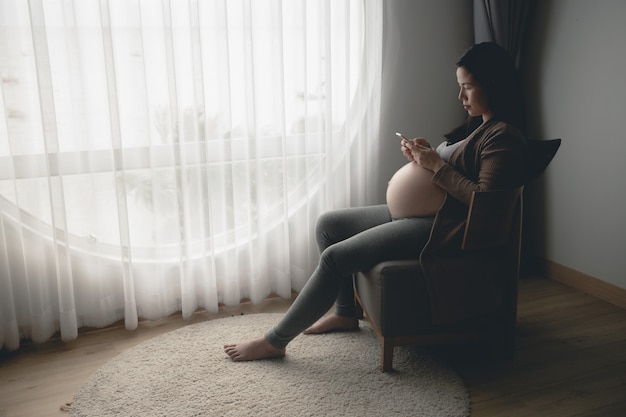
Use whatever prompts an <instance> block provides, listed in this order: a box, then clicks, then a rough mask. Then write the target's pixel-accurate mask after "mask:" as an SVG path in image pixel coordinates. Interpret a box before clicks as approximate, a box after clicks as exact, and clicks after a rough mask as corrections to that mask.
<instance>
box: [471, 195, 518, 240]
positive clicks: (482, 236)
mask: <svg viewBox="0 0 626 417" xmlns="http://www.w3.org/2000/svg"><path fill="white" fill-rule="evenodd" d="M523 189H524V187H523V186H522V187H518V188H514V189H511V190H493V191H475V192H474V193H473V194H472V199H471V201H470V207H469V212H468V215H467V223H466V225H465V234H464V236H463V243H462V246H461V249H462V250H463V251H473V250H481V249H490V248H497V247H501V246H504V245H506V244H507V243H508V242H509V241H510V239H511V232H512V228H513V226H515V223H514V222H515V219H516V215H518V214H519V213H521V209H522V190H523ZM518 210H519V212H518Z"/></svg>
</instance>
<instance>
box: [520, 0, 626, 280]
mask: <svg viewBox="0 0 626 417" xmlns="http://www.w3.org/2000/svg"><path fill="white" fill-rule="evenodd" d="M538 3H539V6H538V9H537V11H536V16H535V21H534V24H533V25H532V26H531V27H530V28H529V29H531V34H532V37H531V38H530V43H529V44H528V47H527V51H526V60H525V62H526V63H527V64H526V66H525V67H524V69H523V74H524V75H525V76H526V77H527V79H528V81H529V85H532V86H534V87H533V88H532V89H530V90H529V91H528V98H529V100H528V103H529V110H530V111H529V115H530V127H529V134H530V135H533V136H535V137H537V138H554V137H560V138H562V139H563V142H562V145H561V149H560V150H559V152H558V154H557V156H556V158H555V159H554V161H553V162H552V163H551V165H550V166H549V167H548V170H547V171H546V173H545V175H544V176H543V177H542V178H541V180H540V181H539V182H538V183H536V184H531V185H530V186H529V187H527V196H528V197H527V206H528V207H527V212H528V213H527V215H528V216H529V217H530V218H531V219H532V220H534V221H531V225H532V227H533V229H532V230H530V233H529V234H528V236H527V239H526V240H527V241H528V242H527V244H525V247H527V248H528V250H529V251H534V253H535V254H536V255H538V256H540V257H544V258H546V259H548V260H549V261H552V262H555V263H558V264H561V265H564V266H566V267H568V268H571V269H573V270H576V271H579V272H581V273H584V274H587V275H590V276H592V277H596V278H598V279H600V280H602V281H604V282H607V283H610V284H614V285H617V286H619V287H622V288H626V273H625V271H626V133H625V129H624V122H625V121H626V110H625V109H626V105H625V101H626V46H625V42H626V25H624V23H623V22H624V20H626V2H625V1H623V0H602V1H597V2H589V1H586V0H542V1H540V2H538Z"/></svg>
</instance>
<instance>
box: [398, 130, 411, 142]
mask: <svg viewBox="0 0 626 417" xmlns="http://www.w3.org/2000/svg"><path fill="white" fill-rule="evenodd" d="M396 136H398V137H399V138H400V139H405V140H409V138H407V137H406V136H404V135H403V134H402V133H399V132H396Z"/></svg>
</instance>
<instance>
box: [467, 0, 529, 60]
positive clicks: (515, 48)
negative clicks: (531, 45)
mask: <svg viewBox="0 0 626 417" xmlns="http://www.w3.org/2000/svg"><path fill="white" fill-rule="evenodd" d="M534 3H535V0H474V41H475V43H480V42H496V43H498V44H499V45H500V46H502V47H503V48H504V49H506V50H507V51H508V52H509V54H511V57H513V59H514V60H515V63H516V64H517V65H519V59H520V55H521V50H522V45H523V41H524V35H525V32H526V28H527V26H528V20H529V18H530V14H531V10H532V8H533V5H534Z"/></svg>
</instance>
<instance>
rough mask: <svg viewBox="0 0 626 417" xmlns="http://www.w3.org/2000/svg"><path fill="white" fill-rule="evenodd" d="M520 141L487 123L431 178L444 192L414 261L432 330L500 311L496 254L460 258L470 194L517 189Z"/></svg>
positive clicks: (515, 133) (500, 125)
mask: <svg viewBox="0 0 626 417" xmlns="http://www.w3.org/2000/svg"><path fill="white" fill-rule="evenodd" d="M525 158H526V141H525V139H524V137H523V135H522V133H521V132H520V131H519V130H518V129H516V128H515V127H513V126H511V125H508V124H506V123H504V122H501V121H498V120H495V119H491V120H489V121H487V122H486V123H484V124H483V125H481V126H480V127H478V128H477V129H476V130H475V131H474V132H473V133H472V134H471V135H470V136H469V137H468V139H467V141H466V142H465V143H464V144H463V145H461V146H460V147H459V148H457V149H456V150H455V151H454V152H453V154H452V155H451V157H450V161H449V162H448V164H446V165H445V166H444V167H443V168H441V169H439V170H438V171H437V172H436V173H435V174H434V175H433V182H434V183H435V184H437V185H438V186H440V187H441V188H443V189H444V190H446V192H447V193H446V199H445V201H444V202H443V204H442V206H441V208H440V209H439V211H438V212H437V215H436V217H435V222H434V224H433V227H432V231H431V234H430V239H429V241H428V243H427V244H426V246H425V247H424V249H423V250H422V253H421V255H420V260H421V262H420V263H421V265H422V270H423V272H424V275H425V278H426V281H427V283H428V287H429V290H430V298H431V311H432V318H433V322H434V323H435V324H454V323H458V322H462V321H464V320H465V319H470V318H473V317H476V316H479V315H481V314H484V313H488V312H490V311H494V310H495V309H497V308H498V307H500V305H501V301H502V300H501V293H502V291H501V285H498V284H499V282H498V275H499V272H498V271H499V269H498V266H497V257H498V253H494V252H493V251H491V252H490V251H487V252H481V253H475V252H472V253H464V252H461V243H462V239H463V232H464V230H465V222H466V218H467V214H468V207H469V204H470V199H471V196H472V192H473V191H483V190H497V189H508V188H514V187H518V186H519V185H521V183H522V178H523V172H524V166H525V160H526V159H525Z"/></svg>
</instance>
